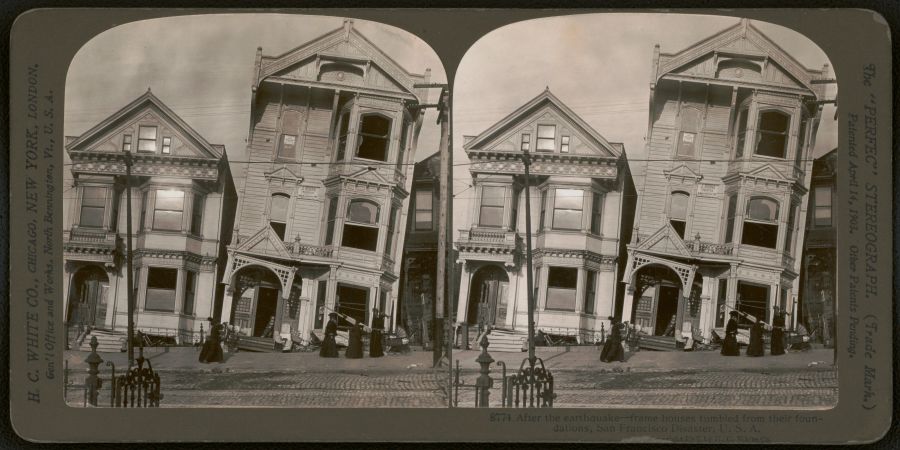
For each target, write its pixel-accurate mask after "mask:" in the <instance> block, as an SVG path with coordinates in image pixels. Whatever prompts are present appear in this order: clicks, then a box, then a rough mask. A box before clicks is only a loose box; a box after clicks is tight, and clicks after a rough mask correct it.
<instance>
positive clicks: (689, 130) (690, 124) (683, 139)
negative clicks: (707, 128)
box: [675, 108, 700, 157]
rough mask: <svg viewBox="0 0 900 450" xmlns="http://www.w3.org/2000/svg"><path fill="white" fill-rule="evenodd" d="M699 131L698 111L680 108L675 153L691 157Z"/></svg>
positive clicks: (693, 154)
mask: <svg viewBox="0 0 900 450" xmlns="http://www.w3.org/2000/svg"><path fill="white" fill-rule="evenodd" d="M698 131H700V111H698V110H696V109H694V108H684V109H682V110H681V131H680V132H679V134H678V143H677V148H676V151H675V154H676V155H678V156H686V157H691V156H695V155H696V144H697V142H696V141H697V132H698Z"/></svg>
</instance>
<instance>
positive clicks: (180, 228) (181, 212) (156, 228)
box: [151, 189, 185, 231]
mask: <svg viewBox="0 0 900 450" xmlns="http://www.w3.org/2000/svg"><path fill="white" fill-rule="evenodd" d="M161 192H178V193H181V209H168V208H160V207H159V199H160V193H161ZM184 194H185V192H184V191H182V190H177V189H156V198H155V199H154V202H153V223H152V224H151V228H152V229H153V230H154V231H183V230H184V199H185V195H184ZM159 211H163V212H178V213H179V215H180V217H181V220H179V223H178V229H174V228H163V227H160V226H158V225H157V219H156V217H157V215H156V214H157V212H159Z"/></svg>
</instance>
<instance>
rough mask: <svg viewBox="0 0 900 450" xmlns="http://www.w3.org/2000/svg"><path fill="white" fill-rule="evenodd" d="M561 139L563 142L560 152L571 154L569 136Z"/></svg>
mask: <svg viewBox="0 0 900 450" xmlns="http://www.w3.org/2000/svg"><path fill="white" fill-rule="evenodd" d="M560 139H562V141H561V143H560V146H559V151H560V152H561V153H569V137H568V136H563V137H562V138H560Z"/></svg>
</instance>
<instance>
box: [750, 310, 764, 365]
mask: <svg viewBox="0 0 900 450" xmlns="http://www.w3.org/2000/svg"><path fill="white" fill-rule="evenodd" d="M763 331H765V329H764V328H763V323H762V321H761V320H759V318H757V319H756V323H754V324H753V325H752V326H751V327H750V344H749V345H748V346H747V353H746V355H747V356H764V355H765V354H766V351H765V348H764V345H763Z"/></svg>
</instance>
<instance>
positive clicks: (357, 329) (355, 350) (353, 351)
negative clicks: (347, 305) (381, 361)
mask: <svg viewBox="0 0 900 450" xmlns="http://www.w3.org/2000/svg"><path fill="white" fill-rule="evenodd" d="M362 335H363V329H362V324H361V323H357V324H356V325H354V326H352V327H350V333H349V338H348V339H347V340H348V342H347V351H346V352H344V356H346V357H347V358H351V359H358V358H362V357H363V346H362Z"/></svg>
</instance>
